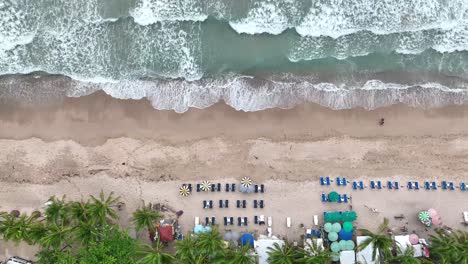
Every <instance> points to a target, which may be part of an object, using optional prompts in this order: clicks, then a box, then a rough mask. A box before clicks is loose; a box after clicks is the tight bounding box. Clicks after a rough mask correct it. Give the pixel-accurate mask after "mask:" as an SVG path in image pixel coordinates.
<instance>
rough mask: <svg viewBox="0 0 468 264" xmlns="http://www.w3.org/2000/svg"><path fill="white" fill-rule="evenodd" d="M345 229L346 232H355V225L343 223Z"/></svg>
mask: <svg viewBox="0 0 468 264" xmlns="http://www.w3.org/2000/svg"><path fill="white" fill-rule="evenodd" d="M343 229H344V230H345V231H346V232H351V231H353V223H351V222H344V223H343Z"/></svg>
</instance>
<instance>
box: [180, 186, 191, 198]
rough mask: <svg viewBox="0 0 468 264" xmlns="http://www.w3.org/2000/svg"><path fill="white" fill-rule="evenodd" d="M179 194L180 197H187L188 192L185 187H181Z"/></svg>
mask: <svg viewBox="0 0 468 264" xmlns="http://www.w3.org/2000/svg"><path fill="white" fill-rule="evenodd" d="M179 194H180V195H182V196H188V195H189V194H190V190H189V188H188V187H187V185H182V187H180V188H179Z"/></svg>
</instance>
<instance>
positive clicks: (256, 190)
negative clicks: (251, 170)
mask: <svg viewBox="0 0 468 264" xmlns="http://www.w3.org/2000/svg"><path fill="white" fill-rule="evenodd" d="M254 191H255V193H258V184H255V186H254Z"/></svg>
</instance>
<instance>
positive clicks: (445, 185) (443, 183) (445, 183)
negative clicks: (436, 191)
mask: <svg viewBox="0 0 468 264" xmlns="http://www.w3.org/2000/svg"><path fill="white" fill-rule="evenodd" d="M442 190H447V181H442Z"/></svg>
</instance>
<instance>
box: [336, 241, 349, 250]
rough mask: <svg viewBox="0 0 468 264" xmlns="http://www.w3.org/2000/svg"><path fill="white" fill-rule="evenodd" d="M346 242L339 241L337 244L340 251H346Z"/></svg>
mask: <svg viewBox="0 0 468 264" xmlns="http://www.w3.org/2000/svg"><path fill="white" fill-rule="evenodd" d="M346 241H347V240H340V242H338V244H339V245H340V249H341V250H346V245H347V244H348V243H346Z"/></svg>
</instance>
